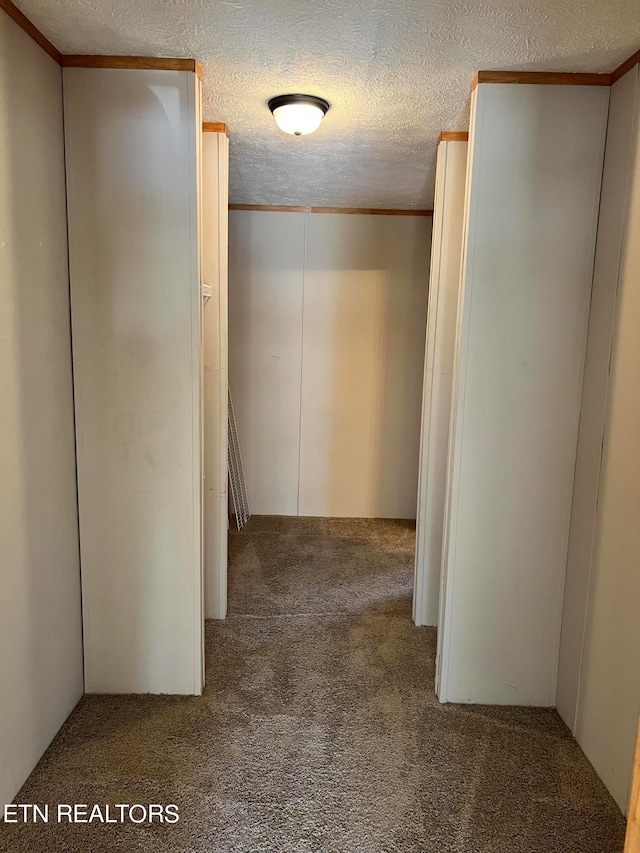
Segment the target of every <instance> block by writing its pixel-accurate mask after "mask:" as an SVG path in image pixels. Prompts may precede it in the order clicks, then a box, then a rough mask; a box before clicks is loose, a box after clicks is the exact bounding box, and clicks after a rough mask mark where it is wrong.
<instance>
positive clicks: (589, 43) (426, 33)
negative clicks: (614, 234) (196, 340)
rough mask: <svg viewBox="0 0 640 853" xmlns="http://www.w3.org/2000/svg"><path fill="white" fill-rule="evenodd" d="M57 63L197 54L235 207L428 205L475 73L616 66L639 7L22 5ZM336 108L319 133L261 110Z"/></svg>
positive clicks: (549, 1)
mask: <svg viewBox="0 0 640 853" xmlns="http://www.w3.org/2000/svg"><path fill="white" fill-rule="evenodd" d="M18 4H19V6H20V7H21V9H22V10H23V11H24V12H25V13H26V14H27V16H28V17H29V18H30V19H31V20H32V21H33V22H34V23H35V24H36V26H37V27H39V28H40V29H41V30H42V32H43V33H44V34H45V35H46V36H47V37H48V38H49V39H50V40H51V41H52V42H53V43H54V44H55V45H56V47H58V48H59V49H60V50H61V51H62V52H63V53H103V54H132V55H147V56H181V57H192V58H195V59H197V60H199V61H200V63H201V65H202V67H203V71H204V79H203V83H204V112H203V117H204V119H205V120H206V121H224V122H226V123H227V124H228V125H229V128H230V130H231V191H230V194H231V201H233V202H236V203H244V204H252V203H254V204H285V205H318V206H325V205H326V206H353V207H418V208H420V207H430V206H431V205H432V202H433V190H434V174H435V149H436V141H437V137H438V134H439V132H440V130H442V129H445V130H464V129H465V128H466V127H467V123H468V105H469V90H470V83H471V79H472V77H473V74H474V72H475V71H476V70H478V69H514V70H546V71H611V70H612V69H613V68H615V67H616V66H617V65H619V64H620V63H621V62H622V61H623V60H624V59H626V58H627V57H628V56H629V55H630V54H632V53H633V52H634V51H635V50H637V49H638V46H639V45H640V2H639V0H607V2H602V0H468V2H465V0H216V1H215V2H214V0H18ZM286 92H306V93H310V94H315V95H321V96H322V97H324V98H327V99H328V100H329V101H330V102H331V104H332V109H331V110H330V112H329V114H328V115H327V117H326V118H325V120H324V122H323V124H322V126H321V127H320V130H319V131H317V133H315V134H314V135H312V136H309V137H302V138H294V137H290V136H287V135H285V134H283V133H282V132H281V131H279V130H278V129H277V128H276V126H275V123H274V121H273V119H272V117H271V115H270V113H269V112H268V110H267V107H266V101H267V100H268V99H269V98H270V97H271V96H273V95H278V94H282V93H286Z"/></svg>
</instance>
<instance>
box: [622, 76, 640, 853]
mask: <svg viewBox="0 0 640 853" xmlns="http://www.w3.org/2000/svg"><path fill="white" fill-rule="evenodd" d="M634 65H635V62H634ZM631 68H633V65H632V66H631ZM629 70H630V69H629ZM624 73H626V72H624ZM624 853H640V726H638V742H637V744H636V758H635V763H634V765H633V781H632V783H631V797H630V799H629V810H628V812H627V837H626V840H625V843H624Z"/></svg>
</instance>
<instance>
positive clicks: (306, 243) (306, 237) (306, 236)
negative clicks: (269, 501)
mask: <svg viewBox="0 0 640 853" xmlns="http://www.w3.org/2000/svg"><path fill="white" fill-rule="evenodd" d="M308 247H309V211H307V212H306V213H305V215H304V245H303V249H302V299H301V308H300V312H301V317H300V394H299V395H298V403H299V406H300V409H299V413H298V481H297V488H298V494H297V495H296V514H297V515H300V470H301V465H302V395H303V393H304V385H303V381H302V380H303V377H304V310H305V303H304V291H305V282H306V277H307V249H308Z"/></svg>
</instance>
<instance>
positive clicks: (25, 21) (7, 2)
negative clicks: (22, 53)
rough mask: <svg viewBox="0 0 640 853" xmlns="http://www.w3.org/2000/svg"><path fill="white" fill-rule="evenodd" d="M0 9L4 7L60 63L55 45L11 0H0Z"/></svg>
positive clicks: (59, 56) (58, 52)
mask: <svg viewBox="0 0 640 853" xmlns="http://www.w3.org/2000/svg"><path fill="white" fill-rule="evenodd" d="M0 9H4V11H5V12H6V13H7V15H8V16H9V17H10V18H13V20H14V21H15V22H16V24H17V25H18V26H19V27H20V28H21V29H22V30H24V32H25V33H26V34H27V35H28V36H30V37H31V38H32V39H33V40H34V42H35V43H36V44H38V45H40V47H41V48H42V49H43V50H44V51H45V52H46V53H48V54H49V56H50V57H51V59H54V60H55V61H56V62H57V63H58V65H62V54H61V53H60V51H59V50H58V48H57V47H55V45H53V44H51V42H50V41H49V39H48V38H46V37H45V36H43V35H42V33H41V32H40V30H39V29H38V28H37V27H36V26H35V25H34V24H32V23H31V21H30V20H29V18H27V16H26V15H24V14H23V13H22V12H21V11H20V9H18V7H17V6H16V5H15V4H14V3H12V2H11V0H0Z"/></svg>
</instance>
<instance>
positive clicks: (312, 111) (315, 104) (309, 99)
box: [269, 95, 329, 136]
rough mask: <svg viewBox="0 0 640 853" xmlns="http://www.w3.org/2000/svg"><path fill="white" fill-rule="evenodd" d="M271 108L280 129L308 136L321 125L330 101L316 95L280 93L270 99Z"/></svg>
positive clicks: (294, 134) (296, 134) (295, 134)
mask: <svg viewBox="0 0 640 853" xmlns="http://www.w3.org/2000/svg"><path fill="white" fill-rule="evenodd" d="M269 109H270V110H271V112H272V113H273V117H274V118H275V120H276V124H277V125H278V127H279V128H280V130H283V131H284V132H285V133H290V134H292V136H306V135H307V134H308V133H313V131H314V130H317V129H318V128H319V127H320V122H321V121H322V119H323V118H324V117H325V115H326V113H327V111H328V109H329V102H328V101H325V100H324V98H316V97H315V95H278V97H277V98H271V100H270V101H269Z"/></svg>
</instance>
